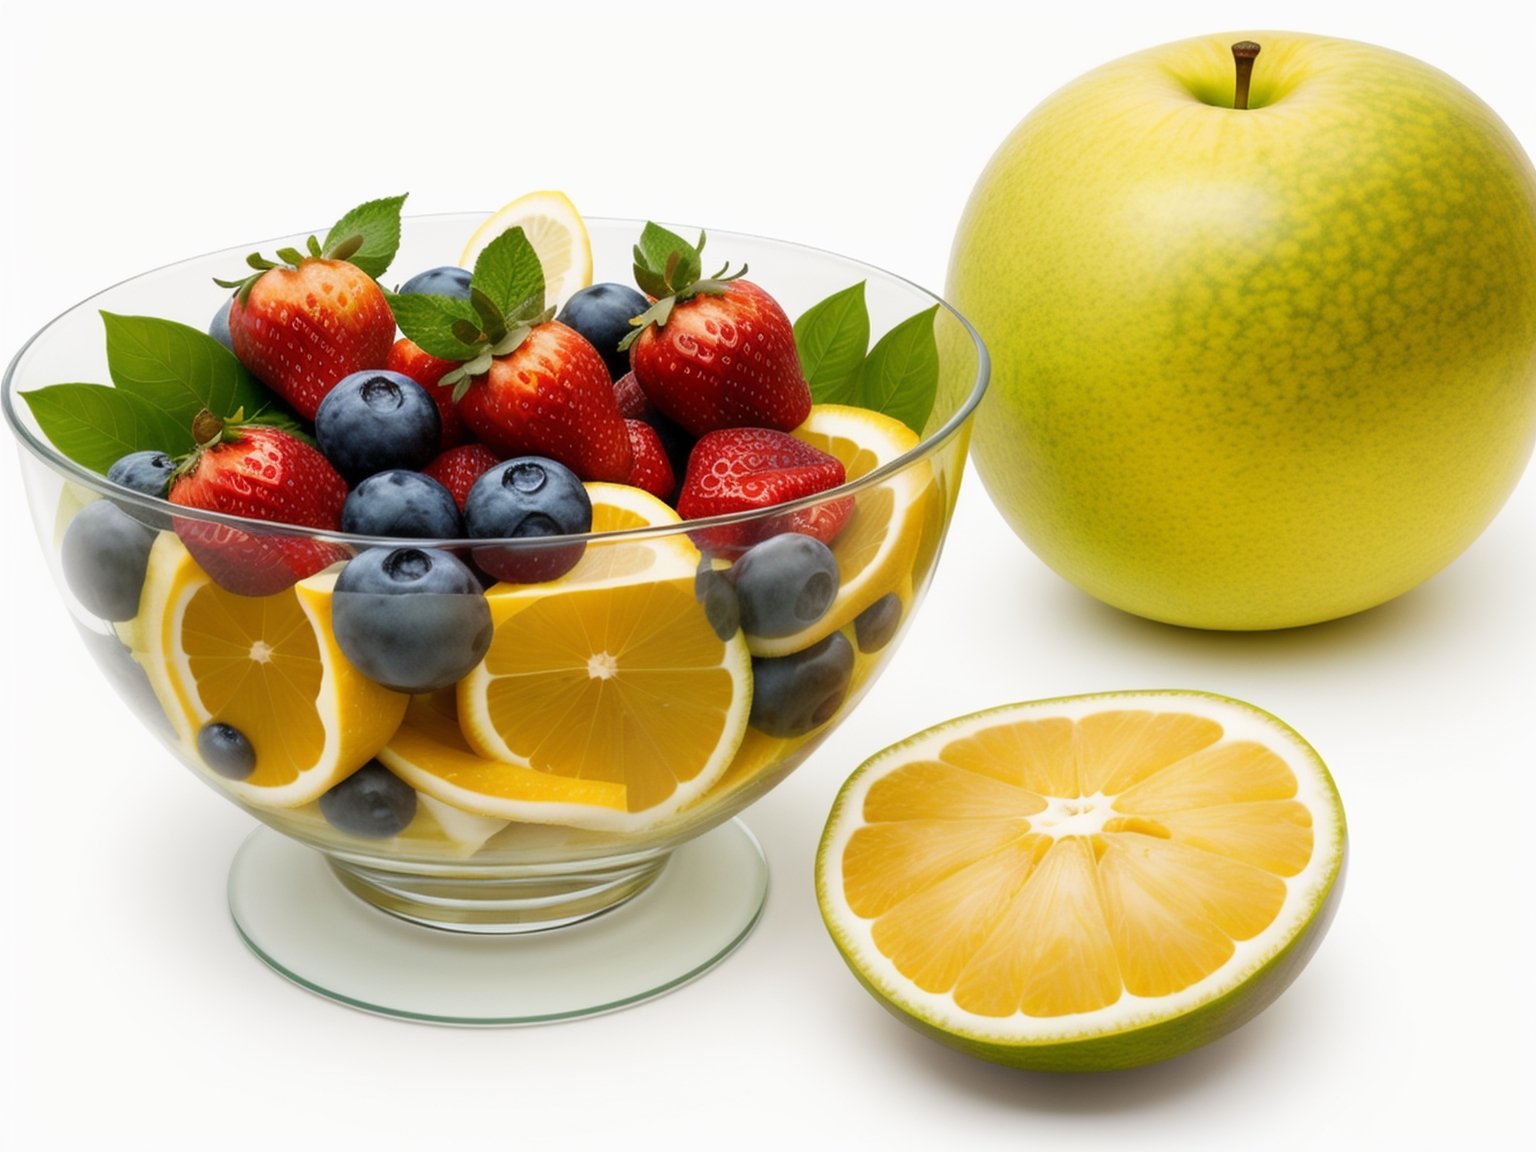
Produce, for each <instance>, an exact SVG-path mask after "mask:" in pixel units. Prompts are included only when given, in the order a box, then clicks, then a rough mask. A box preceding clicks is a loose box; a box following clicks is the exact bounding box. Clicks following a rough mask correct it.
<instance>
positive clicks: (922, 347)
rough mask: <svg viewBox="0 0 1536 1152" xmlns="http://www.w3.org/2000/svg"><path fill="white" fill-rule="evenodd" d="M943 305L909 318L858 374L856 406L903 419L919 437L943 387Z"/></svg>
mask: <svg viewBox="0 0 1536 1152" xmlns="http://www.w3.org/2000/svg"><path fill="white" fill-rule="evenodd" d="M938 311H939V306H938V305H937V304H935V305H934V306H933V307H931V308H927V309H924V310H923V311H922V312H919V313H918V314H917V315H915V316H909V317H908V318H907V319H905V320H903V321H902V322H901V323H900V324H898V325H896V327H894V328H892V329H891V330H890V331H889V332H887V333H886V334H885V335H884V336H882V337H881V338H880V340H879V341H878V342H877V343H876V344H875V346H874V347H873V348H871V349H870V350H869V357H868V358H867V359H866V360H865V361H864V368H863V370H862V371H861V372H860V373H859V387H858V399H857V403H859V404H861V405H863V406H864V407H865V408H872V409H874V410H875V411H876V412H883V413H884V414H885V415H887V416H891V417H893V418H895V419H897V420H900V421H901V422H902V423H903V424H905V425H906V426H907V427H908V428H910V429H912V430H913V431H914V432H916V433H917V434H918V435H919V436H921V435H922V432H923V426H924V424H926V423H927V421H928V415H929V413H930V412H932V411H933V401H934V397H935V395H936V394H937V392H938V387H939V346H938V340H937V339H936V338H935V336H934V333H933V321H934V317H935V316H936V315H937V314H938Z"/></svg>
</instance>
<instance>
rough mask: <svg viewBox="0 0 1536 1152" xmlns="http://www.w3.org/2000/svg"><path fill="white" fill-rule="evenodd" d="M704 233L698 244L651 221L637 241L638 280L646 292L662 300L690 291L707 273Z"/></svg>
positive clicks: (635, 251) (636, 279) (636, 263)
mask: <svg viewBox="0 0 1536 1152" xmlns="http://www.w3.org/2000/svg"><path fill="white" fill-rule="evenodd" d="M703 251H704V233H702V232H700V233H699V245H698V247H697V248H695V247H694V246H693V245H692V244H690V243H688V241H686V240H684V239H683V238H682V237H681V236H679V235H678V234H677V233H676V232H669V231H668V230H667V229H665V228H663V227H662V226H661V225H660V224H653V223H651V222H649V221H647V222H646V225H645V227H644V228H643V229H641V231H640V240H639V242H638V243H637V244H636V245H635V249H634V255H635V266H634V268H635V283H636V284H637V285H638V286H639V288H640V290H641V291H642V292H644V293H645V294H646V295H647V296H652V297H655V298H656V299H658V300H660V299H662V298H664V297H667V296H677V295H681V294H682V293H684V292H687V291H688V290H689V289H690V288H692V287H693V286H694V285H695V284H697V283H698V281H699V278H700V277H701V276H702V275H703V274H704V265H703V255H702V253H703Z"/></svg>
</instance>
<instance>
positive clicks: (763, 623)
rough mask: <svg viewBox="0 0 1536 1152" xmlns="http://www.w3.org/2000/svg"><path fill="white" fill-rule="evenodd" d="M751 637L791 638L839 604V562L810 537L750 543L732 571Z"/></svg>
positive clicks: (797, 534)
mask: <svg viewBox="0 0 1536 1152" xmlns="http://www.w3.org/2000/svg"><path fill="white" fill-rule="evenodd" d="M730 572H731V580H732V581H733V582H734V583H735V585H736V597H737V599H738V600H739V601H740V603H741V626H742V629H743V630H744V631H745V632H746V633H747V635H749V636H763V637H775V636H790V635H793V634H794V633H796V632H799V631H800V630H801V629H803V628H808V627H810V626H811V625H812V624H814V623H816V621H818V620H820V619H821V618H822V617H823V616H825V615H826V614H827V609H828V608H830V607H832V601H834V600H836V599H837V589H838V587H839V584H840V582H841V576H840V575H839V573H838V570H837V557H835V556H833V555H832V549H830V548H828V547H827V546H826V545H825V544H823V543H822V542H821V541H820V540H818V539H816V537H814V536H807V535H805V534H804V533H801V532H782V533H780V534H779V535H777V536H770V537H768V539H766V540H764V541H762V542H761V543H759V544H754V545H753V546H752V547H751V548H749V549H747V551H746V552H744V553H742V555H741V558H740V559H739V560H737V561H736V563H735V564H734V565H732V566H731V569H730Z"/></svg>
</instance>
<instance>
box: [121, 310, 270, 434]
mask: <svg viewBox="0 0 1536 1152" xmlns="http://www.w3.org/2000/svg"><path fill="white" fill-rule="evenodd" d="M101 319H102V322H103V324H105V325H106V329H107V371H108V372H109V373H110V374H111V376H112V382H113V383H114V384H116V385H117V387H118V389H119V390H121V391H123V392H126V393H129V394H131V395H133V396H134V397H136V398H138V399H140V400H143V401H145V402H147V403H148V404H150V405H151V406H153V407H154V408H157V409H159V410H160V411H161V412H162V413H163V414H164V415H165V416H166V417H167V418H168V419H170V420H173V421H175V422H177V423H178V424H180V425H183V426H185V427H187V428H190V427H191V426H192V418H193V417H194V416H196V415H197V413H198V412H199V411H200V410H202V409H204V408H206V409H208V410H209V411H210V412H213V413H215V414H216V415H219V416H230V415H233V414H234V413H235V412H236V411H238V410H239V409H241V408H244V409H245V410H246V411H247V412H255V411H259V410H261V409H264V408H269V407H271V406H272V405H273V404H274V402H275V401H274V397H273V395H272V393H271V392H269V391H268V390H267V389H266V387H265V386H264V385H262V384H261V383H260V382H259V381H257V380H256V378H255V377H253V376H252V375H251V374H250V372H248V371H247V370H246V368H245V366H244V365H243V364H241V363H240V361H239V360H237V359H235V355H234V353H233V352H231V351H230V350H229V349H228V348H226V347H224V345H223V344H221V343H219V342H218V341H217V340H215V339H214V338H213V337H212V336H210V335H208V334H207V333H206V332H202V331H199V330H198V329H196V328H191V327H188V326H187V325H185V324H178V323H176V321H174V320H162V319H159V318H158V317H154V316H119V315H116V314H114V313H111V312H103V313H102V314H101ZM144 447H156V445H144Z"/></svg>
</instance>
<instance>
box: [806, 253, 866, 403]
mask: <svg viewBox="0 0 1536 1152" xmlns="http://www.w3.org/2000/svg"><path fill="white" fill-rule="evenodd" d="M868 349H869V308H868V307H867V306H866V304H865V303H864V281H862V280H860V281H859V282H858V283H857V284H854V285H851V286H850V287H847V288H844V289H843V290H842V291H840V292H834V293H833V294H832V295H830V296H828V297H827V298H826V299H825V300H823V301H821V302H820V303H819V304H813V305H811V307H810V308H809V309H807V310H806V312H805V313H804V314H803V315H802V316H801V317H800V319H798V320H796V321H795V350H796V351H797V352H798V353H799V355H800V368H801V370H802V371H803V372H804V373H805V378H806V381H807V382H808V383H809V384H810V386H811V399H813V400H814V401H815V402H816V403H818V404H854V403H857V402H858V389H859V374H860V370H861V369H862V368H863V367H864V354H865V352H867V351H868Z"/></svg>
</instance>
